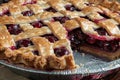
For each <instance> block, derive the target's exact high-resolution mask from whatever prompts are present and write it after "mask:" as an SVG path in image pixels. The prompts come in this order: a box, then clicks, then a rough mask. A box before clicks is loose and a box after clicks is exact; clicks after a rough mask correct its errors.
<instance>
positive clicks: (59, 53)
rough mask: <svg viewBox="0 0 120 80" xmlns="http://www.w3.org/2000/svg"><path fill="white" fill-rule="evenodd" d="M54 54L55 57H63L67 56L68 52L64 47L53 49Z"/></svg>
mask: <svg viewBox="0 0 120 80" xmlns="http://www.w3.org/2000/svg"><path fill="white" fill-rule="evenodd" d="M54 53H55V55H56V56H57V57H62V56H64V55H68V54H69V53H70V52H69V51H68V50H67V48H66V47H60V48H55V49H54Z"/></svg>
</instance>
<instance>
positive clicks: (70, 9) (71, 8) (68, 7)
mask: <svg viewBox="0 0 120 80" xmlns="http://www.w3.org/2000/svg"><path fill="white" fill-rule="evenodd" d="M65 8H66V10H69V11H75V10H76V11H80V10H79V9H78V8H76V7H75V6H73V5H66V6H65Z"/></svg>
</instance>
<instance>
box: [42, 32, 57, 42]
mask: <svg viewBox="0 0 120 80" xmlns="http://www.w3.org/2000/svg"><path fill="white" fill-rule="evenodd" d="M42 37H45V38H46V39H48V40H49V41H50V42H51V43H54V42H56V41H58V38H57V37H55V36H54V35H53V34H46V35H43V36H42Z"/></svg>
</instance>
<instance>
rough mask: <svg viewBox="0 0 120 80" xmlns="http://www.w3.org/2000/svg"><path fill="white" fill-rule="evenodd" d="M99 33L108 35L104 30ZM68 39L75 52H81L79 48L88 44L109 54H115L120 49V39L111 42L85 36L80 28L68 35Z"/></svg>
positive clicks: (99, 30)
mask: <svg viewBox="0 0 120 80" xmlns="http://www.w3.org/2000/svg"><path fill="white" fill-rule="evenodd" d="M98 33H99V34H101V35H104V34H105V35H106V34H107V32H106V31H105V30H104V29H98ZM68 37H69V39H70V41H71V45H72V48H73V49H75V50H76V49H77V50H79V48H78V46H81V45H83V44H88V45H91V46H94V47H97V48H100V49H102V50H105V51H108V52H115V51H117V50H118V49H119V48H120V46H119V41H120V40H119V39H114V40H110V41H107V40H99V39H95V38H93V37H90V36H89V35H86V34H84V33H83V32H82V30H81V29H80V28H78V29H74V30H73V31H70V32H69V33H68Z"/></svg>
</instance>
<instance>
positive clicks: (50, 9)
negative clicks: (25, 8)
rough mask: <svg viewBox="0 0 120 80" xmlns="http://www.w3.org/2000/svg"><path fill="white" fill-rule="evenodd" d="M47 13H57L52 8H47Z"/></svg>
mask: <svg viewBox="0 0 120 80" xmlns="http://www.w3.org/2000/svg"><path fill="white" fill-rule="evenodd" d="M45 11H49V12H54V13H55V12H57V11H56V10H55V9H54V8H52V7H49V8H47V9H45Z"/></svg>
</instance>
